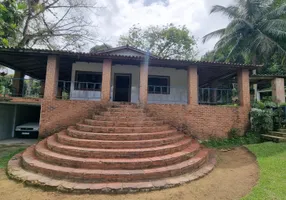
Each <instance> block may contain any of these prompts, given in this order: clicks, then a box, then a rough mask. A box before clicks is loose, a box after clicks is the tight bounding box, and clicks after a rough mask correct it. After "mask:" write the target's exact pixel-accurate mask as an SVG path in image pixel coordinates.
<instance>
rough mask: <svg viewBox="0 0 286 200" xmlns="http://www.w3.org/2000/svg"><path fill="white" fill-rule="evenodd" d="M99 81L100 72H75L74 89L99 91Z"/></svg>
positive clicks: (100, 79) (100, 77)
mask: <svg viewBox="0 0 286 200" xmlns="http://www.w3.org/2000/svg"><path fill="white" fill-rule="evenodd" d="M101 81H102V73H101V72H85V71H76V72H75V90H87V91H100V90H101Z"/></svg>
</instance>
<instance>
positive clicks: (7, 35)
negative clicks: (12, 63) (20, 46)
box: [0, 0, 26, 47]
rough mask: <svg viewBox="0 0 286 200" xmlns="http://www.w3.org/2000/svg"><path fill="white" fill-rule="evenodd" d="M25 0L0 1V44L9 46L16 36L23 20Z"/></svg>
mask: <svg viewBox="0 0 286 200" xmlns="http://www.w3.org/2000/svg"><path fill="white" fill-rule="evenodd" d="M25 8H26V7H25V2H23V1H22V2H19V1H16V0H3V1H1V2H0V27H1V29H0V46H6V47H8V46H10V45H11V43H13V42H14V40H15V39H16V37H17V34H18V31H19V29H20V26H21V24H22V21H23V17H24V9H25Z"/></svg>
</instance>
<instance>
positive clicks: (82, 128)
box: [76, 124, 170, 133]
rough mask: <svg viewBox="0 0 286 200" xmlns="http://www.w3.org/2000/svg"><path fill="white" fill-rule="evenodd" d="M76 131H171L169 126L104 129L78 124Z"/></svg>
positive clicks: (102, 127)
mask: <svg viewBox="0 0 286 200" xmlns="http://www.w3.org/2000/svg"><path fill="white" fill-rule="evenodd" d="M76 129H77V130H79V131H84V132H92V133H153V132H161V131H167V130H170V127H169V126H167V125H164V126H153V127H104V126H89V125H84V124H77V125H76Z"/></svg>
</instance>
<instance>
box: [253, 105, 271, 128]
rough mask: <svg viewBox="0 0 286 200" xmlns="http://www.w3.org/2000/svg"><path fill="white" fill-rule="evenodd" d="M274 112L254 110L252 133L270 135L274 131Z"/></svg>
mask: <svg viewBox="0 0 286 200" xmlns="http://www.w3.org/2000/svg"><path fill="white" fill-rule="evenodd" d="M273 115H274V114H273V111H272V109H257V108H252V109H251V112H250V121H251V129H252V131H254V132H256V133H260V134H265V133H268V132H269V131H272V130H273V119H272V118H273Z"/></svg>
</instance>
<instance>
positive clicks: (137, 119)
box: [92, 115, 160, 122]
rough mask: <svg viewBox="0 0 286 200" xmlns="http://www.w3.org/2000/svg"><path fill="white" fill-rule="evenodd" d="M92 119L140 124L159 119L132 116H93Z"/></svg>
mask: <svg viewBox="0 0 286 200" xmlns="http://www.w3.org/2000/svg"><path fill="white" fill-rule="evenodd" d="M92 119H94V120H100V121H119V122H130V121H134V122H140V121H150V120H153V121H158V120H160V119H158V118H155V117H148V116H141V117H138V116H134V117H126V116H102V115H93V116H92Z"/></svg>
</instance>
